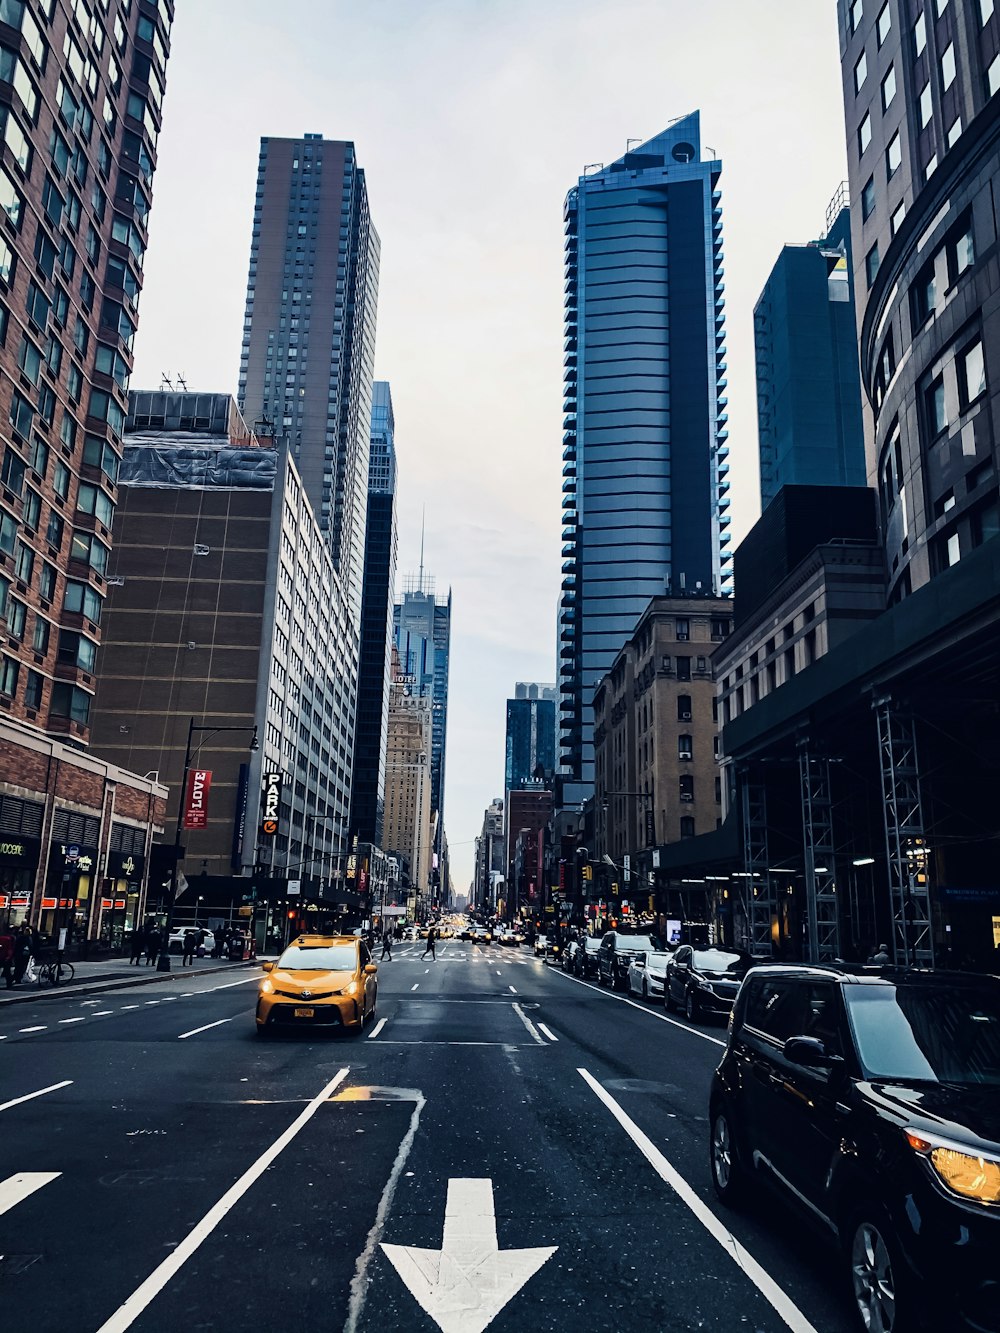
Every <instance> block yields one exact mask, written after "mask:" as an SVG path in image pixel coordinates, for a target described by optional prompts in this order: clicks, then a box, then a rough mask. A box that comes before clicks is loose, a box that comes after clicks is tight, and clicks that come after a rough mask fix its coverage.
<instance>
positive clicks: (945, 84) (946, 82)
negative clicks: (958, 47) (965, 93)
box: [941, 42, 955, 92]
mask: <svg viewBox="0 0 1000 1333" xmlns="http://www.w3.org/2000/svg"><path fill="white" fill-rule="evenodd" d="M954 82H955V43H954V42H949V43H948V45H947V46H946V47H945V49H944V54H943V55H942V57H941V87H942V88H943V89H944V91H945V92H947V91H948V89H949V88H950V87H951V85H952V84H953V83H954Z"/></svg>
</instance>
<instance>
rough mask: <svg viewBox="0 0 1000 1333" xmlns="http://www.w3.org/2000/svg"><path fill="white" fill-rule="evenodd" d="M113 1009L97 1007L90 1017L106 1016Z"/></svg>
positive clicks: (112, 1011)
mask: <svg viewBox="0 0 1000 1333" xmlns="http://www.w3.org/2000/svg"><path fill="white" fill-rule="evenodd" d="M114 1012H115V1011H114V1010H113V1009H98V1010H97V1012H96V1013H93V1014H91V1015H90V1016H91V1018H107V1016H108V1014H113V1013H114Z"/></svg>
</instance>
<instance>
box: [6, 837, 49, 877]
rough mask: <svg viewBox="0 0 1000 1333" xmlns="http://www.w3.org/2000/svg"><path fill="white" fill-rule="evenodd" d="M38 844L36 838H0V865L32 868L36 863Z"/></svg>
mask: <svg viewBox="0 0 1000 1333" xmlns="http://www.w3.org/2000/svg"><path fill="white" fill-rule="evenodd" d="M40 846H41V844H40V842H39V841H38V839H37V838H20V837H17V838H12V837H3V838H0V865H5V866H26V867H27V868H29V869H33V868H34V867H35V866H37V865H38V850H39V847H40Z"/></svg>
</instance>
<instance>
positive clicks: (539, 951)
mask: <svg viewBox="0 0 1000 1333" xmlns="http://www.w3.org/2000/svg"><path fill="white" fill-rule="evenodd" d="M548 947H549V941H548V937H547V936H545V935H536V936H535V957H536V958H544V957H545V954H546V952H547V951H548Z"/></svg>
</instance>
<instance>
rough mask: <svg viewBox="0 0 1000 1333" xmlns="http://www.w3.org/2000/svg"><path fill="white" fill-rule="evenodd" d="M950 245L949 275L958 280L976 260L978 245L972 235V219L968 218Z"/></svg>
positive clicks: (952, 279)
mask: <svg viewBox="0 0 1000 1333" xmlns="http://www.w3.org/2000/svg"><path fill="white" fill-rule="evenodd" d="M952 234H953V236H954V240H952V241H951V242H950V244H949V246H948V276H949V278H950V279H951V281H952V282H957V281H958V279H959V278H960V277H961V276H962V274H963V273H964V272H965V270H966V269H967V268H971V267H972V265H973V264H974V263H975V262H976V245H975V240H974V238H973V235H972V221H971V219H967V220H966V221H965V222H964V223H963V224H962V225H961V226H960V228H959V230H958V232H957V233H952Z"/></svg>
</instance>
